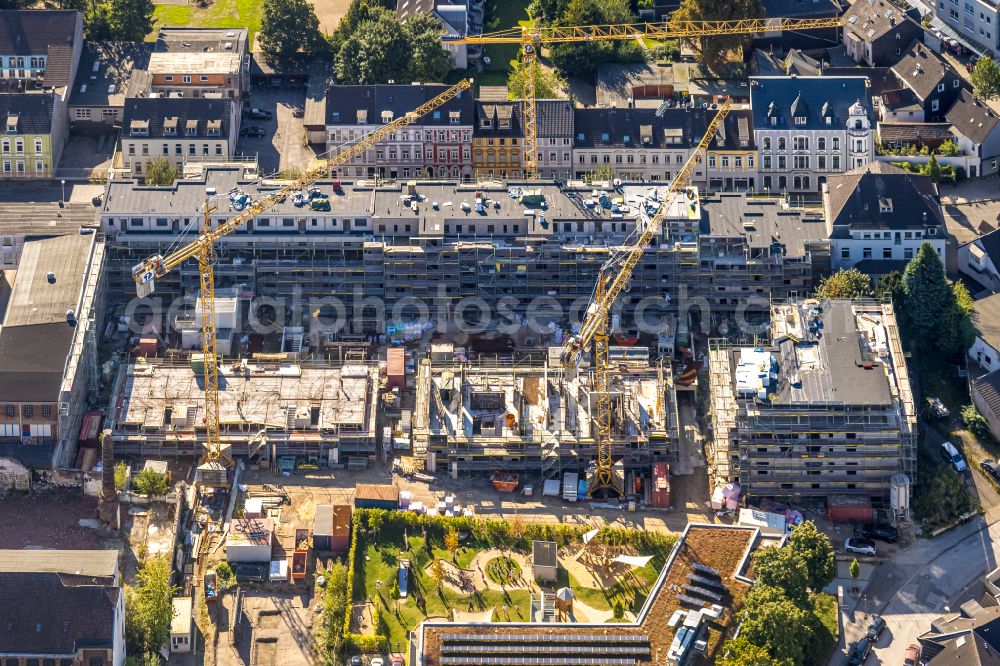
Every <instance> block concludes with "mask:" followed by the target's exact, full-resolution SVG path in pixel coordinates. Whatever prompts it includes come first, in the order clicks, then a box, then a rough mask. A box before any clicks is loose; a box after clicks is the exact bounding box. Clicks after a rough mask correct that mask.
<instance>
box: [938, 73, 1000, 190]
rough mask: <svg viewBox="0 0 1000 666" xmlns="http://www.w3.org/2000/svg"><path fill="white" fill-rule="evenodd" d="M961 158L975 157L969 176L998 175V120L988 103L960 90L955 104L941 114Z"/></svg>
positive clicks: (999, 138) (999, 148)
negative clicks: (950, 130) (953, 136)
mask: <svg viewBox="0 0 1000 666" xmlns="http://www.w3.org/2000/svg"><path fill="white" fill-rule="evenodd" d="M945 120H947V121H948V122H949V123H951V127H952V133H953V134H954V135H955V141H956V142H957V143H958V147H959V148H961V149H962V154H963V155H971V156H974V157H976V158H977V161H978V164H970V165H969V174H968V175H969V177H970V178H975V177H976V176H989V175H992V174H995V173H998V172H1000V168H998V163H1000V117H998V116H997V114H996V112H994V111H993V110H992V109H991V108H990V106H989V104H987V103H986V102H983V101H981V100H979V99H977V98H976V96H975V95H973V94H972V92H971V91H969V90H964V89H963V90H960V91H959V94H958V98H957V99H956V100H955V103H954V104H952V105H951V108H950V109H948V112H947V113H946V114H945Z"/></svg>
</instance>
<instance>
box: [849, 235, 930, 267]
mask: <svg viewBox="0 0 1000 666" xmlns="http://www.w3.org/2000/svg"><path fill="white" fill-rule="evenodd" d="M946 241H947V239H946V238H945V237H944V236H943V235H942V234H941V232H939V231H938V229H937V228H935V227H930V228H928V229H927V232H926V233H924V231H920V230H911V231H885V230H879V229H875V230H862V229H858V230H852V231H851V238H833V239H831V240H830V245H831V250H832V252H833V267H834V268H835V269H837V268H850V267H851V266H854V265H855V264H857V263H858V262H859V261H864V260H866V259H878V260H883V259H884V260H903V261H909V260H910V259H913V257H915V256H916V254H917V251H918V250H919V249H920V246H921V245H922V244H923V243H930V244H931V246H932V247H933V248H934V250H935V251H937V253H938V256H940V257H941V261H942V262H943V261H944V260H945V255H944V250H945V244H946Z"/></svg>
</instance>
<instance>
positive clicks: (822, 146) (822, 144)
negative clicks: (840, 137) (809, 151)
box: [816, 136, 826, 150]
mask: <svg viewBox="0 0 1000 666" xmlns="http://www.w3.org/2000/svg"><path fill="white" fill-rule="evenodd" d="M816 148H818V149H819V150H826V137H822V136H821V137H819V138H818V139H816Z"/></svg>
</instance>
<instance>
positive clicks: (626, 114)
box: [573, 108, 757, 191]
mask: <svg viewBox="0 0 1000 666" xmlns="http://www.w3.org/2000/svg"><path fill="white" fill-rule="evenodd" d="M715 113H716V111H715V110H714V109H663V110H660V111H657V110H656V109H601V108H592V109H577V110H576V114H575V115H576V137H575V140H574V144H573V154H574V176H575V177H576V178H585V177H587V176H588V175H590V174H592V173H593V172H595V171H597V170H598V169H608V168H609V169H610V170H611V172H612V173H613V174H614V177H615V178H620V179H622V180H641V181H668V180H670V179H671V178H673V177H674V175H675V174H676V173H677V172H678V171H680V169H681V167H682V166H683V165H684V163H685V162H686V161H687V160H688V158H689V157H690V156H691V152H692V151H693V150H694V149H695V148H696V147H697V145H698V142H699V141H700V139H701V137H702V136H703V135H704V134H705V132H706V131H707V129H708V125H709V124H710V123H711V121H712V118H713V116H714V115H715ZM756 167H757V155H756V150H755V147H754V143H753V131H752V129H751V118H750V112H749V110H746V109H737V110H734V111H732V112H731V113H730V114H729V115H728V116H727V118H726V120H725V122H724V123H723V126H722V127H721V128H720V129H719V131H718V132H717V133H716V136H715V138H714V139H713V141H712V142H711V144H710V145H709V148H708V151H707V155H706V158H705V159H704V160H703V161H702V162H701V163H700V164H699V165H698V166H696V167H695V171H694V174H693V177H692V179H693V181H694V182H695V183H698V184H702V185H703V186H704V185H707V186H708V189H709V190H712V191H733V190H743V191H745V190H750V189H753V188H754V186H755V182H756Z"/></svg>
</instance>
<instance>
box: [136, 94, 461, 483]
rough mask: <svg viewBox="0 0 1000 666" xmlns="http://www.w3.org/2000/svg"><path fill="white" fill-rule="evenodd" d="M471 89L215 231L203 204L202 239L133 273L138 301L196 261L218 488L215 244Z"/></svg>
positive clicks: (353, 148)
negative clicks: (184, 265)
mask: <svg viewBox="0 0 1000 666" xmlns="http://www.w3.org/2000/svg"><path fill="white" fill-rule="evenodd" d="M471 87H472V80H471V79H463V80H462V81H459V82H458V83H456V84H455V85H453V86H451V87H450V88H448V89H447V90H445V91H444V92H442V93H441V94H440V95H437V96H436V97H434V98H433V99H431V100H429V101H427V102H425V103H424V104H422V105H420V106H418V107H417V108H416V109H414V110H413V111H410V112H409V113H406V114H405V115H402V116H400V117H399V118H397V119H396V120H393V121H392V122H390V123H387V124H385V125H382V126H381V127H378V128H376V129H374V130H372V131H371V132H370V133H369V134H367V135H365V136H364V138H362V139H360V140H359V141H357V142H356V143H353V144H351V145H349V146H347V147H346V148H344V149H343V150H342V151H341V152H339V153H337V154H336V155H333V156H332V157H329V158H328V159H326V160H320V161H319V163H318V164H317V165H315V166H313V167H311V168H310V169H309V170H308V171H307V172H306V173H305V174H304V175H303V176H302V177H300V178H298V179H296V180H295V181H294V182H292V183H291V184H289V185H286V186H284V187H282V188H280V189H278V190H276V191H274V192H272V193H271V194H269V195H267V196H265V197H263V198H262V199H260V200H258V201H254V202H251V203H250V204H249V205H248V206H246V207H245V208H244V209H243V210H242V211H240V212H239V213H237V214H236V215H235V216H233V217H231V218H229V219H228V220H223V221H220V222H219V223H218V225H217V226H215V228H213V227H212V217H211V215H212V213H213V212H215V209H214V208H212V207H211V202H210V201H209V200H208V199H207V198H206V201H205V207H204V209H203V210H202V227H201V233H200V235H199V236H198V237H197V238H195V239H194V240H192V241H191V242H190V243H188V244H187V245H184V246H183V247H181V248H180V249H178V250H175V251H173V252H171V253H170V254H167V255H166V256H161V255H155V256H152V257H149V258H148V259H146V260H145V261H143V262H142V263H140V264H137V265H136V266H134V267H133V268H132V278H133V279H134V280H135V284H136V292H137V293H138V294H139V296H140V297H144V296H147V295H149V294H151V293H152V292H153V290H154V288H155V283H156V279H157V278H159V277H162V276H163V275H166V274H167V273H169V272H170V271H172V270H173V269H175V268H177V266H179V265H180V264H182V263H183V262H184V261H186V260H188V259H190V258H196V259H197V260H198V274H199V280H200V286H201V301H202V359H201V360H202V362H203V369H202V376H203V378H204V382H205V433H206V434H205V455H204V457H203V458H202V463H203V466H204V465H205V464H211V465H214V466H215V467H216V469H214V470H209V472H213V473H214V474H215V476H213V478H216V479H218V478H219V477H218V475H217V473H218V471H219V469H222V470H223V474H222V475H221V480H219V481H217V482H216V484H217V485H221V484H222V483H224V482H225V474H224V468H225V467H229V466H231V465H232V463H233V461H232V458H230V457H229V455H228V454H227V453H225V451H224V450H223V448H222V444H221V436H220V431H219V365H218V363H219V361H218V355H217V353H216V325H217V323H216V320H215V241H217V240H219V239H220V238H222V237H223V236H226V235H228V234H231V233H233V232H234V231H236V230H237V229H239V228H240V227H241V226H243V225H244V224H245V223H247V222H249V221H250V220H252V219H253V218H255V217H257V216H258V215H260V214H261V213H263V212H264V211H266V210H268V209H270V208H271V207H273V206H274V205H276V204H278V203H280V202H282V201H284V200H285V198H286V197H288V196H290V195H292V194H294V193H295V192H297V191H299V190H302V189H304V188H307V187H309V186H310V185H312V184H313V183H315V182H316V181H318V180H320V179H322V178H326V177H328V176H329V175H330V172H331V171H332V170H333V169H335V168H337V167H339V166H341V165H342V164H345V163H347V162H349V161H350V160H352V159H354V158H355V157H357V156H358V155H360V154H362V153H363V152H365V151H366V150H368V149H369V148H371V147H372V146H374V145H375V144H377V143H379V142H381V141H383V140H385V139H387V138H388V137H390V136H391V135H393V134H394V133H395V132H397V131H399V130H400V129H402V128H403V127H406V126H407V125H410V124H411V123H414V122H416V121H417V120H418V119H420V118H421V117H423V116H424V115H426V114H428V113H430V112H431V111H433V110H434V109H437V108H438V107H440V106H442V105H444V104H446V103H447V102H449V101H450V100H452V99H454V98H455V97H457V96H458V95H460V94H461V93H462V91H464V90H468V89H469V88H471ZM220 466H221V467H220ZM199 472H201V467H200V468H199ZM199 480H201V479H199ZM209 483H210V485H211V484H212V483H211V482H209Z"/></svg>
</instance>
